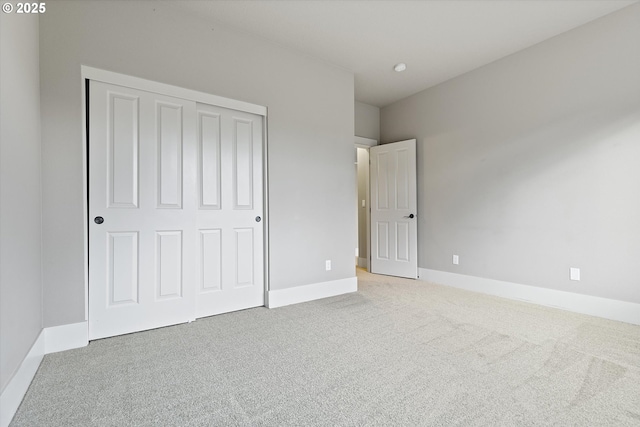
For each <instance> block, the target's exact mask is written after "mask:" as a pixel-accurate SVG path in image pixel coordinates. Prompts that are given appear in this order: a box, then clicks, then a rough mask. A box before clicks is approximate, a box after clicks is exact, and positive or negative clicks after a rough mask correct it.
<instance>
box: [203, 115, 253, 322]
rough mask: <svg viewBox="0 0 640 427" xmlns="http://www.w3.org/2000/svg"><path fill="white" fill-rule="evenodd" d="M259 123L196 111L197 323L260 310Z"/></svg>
mask: <svg viewBox="0 0 640 427" xmlns="http://www.w3.org/2000/svg"><path fill="white" fill-rule="evenodd" d="M262 120H263V119H262V117H261V116H258V115H254V114H249V113H243V112H239V111H234V110H228V109H225V108H220V107H214V106H211V105H205V104H198V105H197V141H198V143H197V144H198V213H197V228H198V233H199V239H200V246H199V251H200V253H199V257H198V262H199V268H198V271H199V275H200V277H199V279H200V280H199V285H198V290H197V296H196V301H197V303H196V307H197V313H196V317H204V316H210V315H213V314H219V313H225V312H229V311H235V310H241V309H245V308H250V307H257V306H261V305H264V272H263V270H264V266H263V225H264V222H263V194H262V193H263V191H262V188H263V187H262V185H263V183H262V176H263V175H262V141H263V135H262V129H263V124H262Z"/></svg>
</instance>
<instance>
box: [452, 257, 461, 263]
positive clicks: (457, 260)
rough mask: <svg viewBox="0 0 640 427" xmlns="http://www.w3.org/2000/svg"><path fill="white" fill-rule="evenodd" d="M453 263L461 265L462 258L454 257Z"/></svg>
mask: <svg viewBox="0 0 640 427" xmlns="http://www.w3.org/2000/svg"><path fill="white" fill-rule="evenodd" d="M453 263H454V264H455V265H458V264H460V257H459V256H458V255H454V256H453Z"/></svg>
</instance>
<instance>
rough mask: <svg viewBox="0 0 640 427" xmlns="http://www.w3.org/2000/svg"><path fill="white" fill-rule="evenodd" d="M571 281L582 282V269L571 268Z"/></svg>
mask: <svg viewBox="0 0 640 427" xmlns="http://www.w3.org/2000/svg"><path fill="white" fill-rule="evenodd" d="M569 279H571V280H576V281H579V280H580V269H579V268H574V267H571V268H570V269H569Z"/></svg>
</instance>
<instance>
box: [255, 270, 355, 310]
mask: <svg viewBox="0 0 640 427" xmlns="http://www.w3.org/2000/svg"><path fill="white" fill-rule="evenodd" d="M357 290H358V278H357V277H349V278H348V279H339V280H332V281H330V282H321V283H313V284H311V285H305V286H297V287H295V288H288V289H279V290H275V291H269V303H268V305H267V307H269V308H276V307H283V306H285V305H291V304H297V303H300V302H306V301H313V300H316V299H320V298H327V297H333V296H336V295H342V294H347V293H349V292H356V291H357Z"/></svg>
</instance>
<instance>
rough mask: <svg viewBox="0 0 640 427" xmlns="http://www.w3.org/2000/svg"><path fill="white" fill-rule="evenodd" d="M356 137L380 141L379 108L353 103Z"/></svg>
mask: <svg viewBox="0 0 640 427" xmlns="http://www.w3.org/2000/svg"><path fill="white" fill-rule="evenodd" d="M355 128H356V136H361V137H363V138H370V139H375V140H376V141H380V108H378V107H376V106H373V105H369V104H365V103H363V102H358V101H355Z"/></svg>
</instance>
